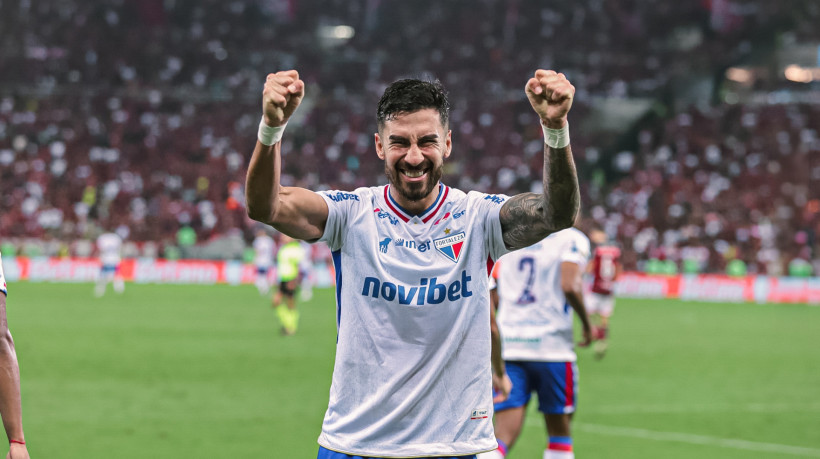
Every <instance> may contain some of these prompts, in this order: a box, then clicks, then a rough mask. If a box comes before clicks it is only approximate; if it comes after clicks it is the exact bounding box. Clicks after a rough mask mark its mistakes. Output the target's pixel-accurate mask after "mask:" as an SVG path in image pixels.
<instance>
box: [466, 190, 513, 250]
mask: <svg viewBox="0 0 820 459" xmlns="http://www.w3.org/2000/svg"><path fill="white" fill-rule="evenodd" d="M468 196H469V197H470V199H471V201H472V202H471V205H472V206H473V207H475V208H476V209H477V210H478V212H479V214H480V215H483V218H484V220H483V222H484V232H485V242H486V244H487V249H488V251H489V253H490V258H492V260H493V261H496V260H498V259H499V258H501V256H502V255H504V254H505V253H508V252H509V251H510V250H509V249H507V246H506V244H504V234H503V233H502V231H501V218H500V216H499V215H500V211H501V206H502V205H503V204H504V202H505V201H507V199H509V196H506V195H503V194H484V193H479V192H477V191H471V192H470V193H469V194H468Z"/></svg>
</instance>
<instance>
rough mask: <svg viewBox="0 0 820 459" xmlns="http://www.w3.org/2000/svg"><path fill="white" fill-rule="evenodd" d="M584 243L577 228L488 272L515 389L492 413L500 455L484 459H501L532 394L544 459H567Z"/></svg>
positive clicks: (582, 314)
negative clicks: (541, 423)
mask: <svg viewBox="0 0 820 459" xmlns="http://www.w3.org/2000/svg"><path fill="white" fill-rule="evenodd" d="M588 258H589V239H587V237H586V236H584V234H583V233H582V232H580V231H578V230H577V229H575V228H570V229H566V230H563V231H559V232H557V233H553V234H551V235H550V236H548V237H547V238H546V239H544V240H543V241H541V242H538V243H537V244H534V245H532V246H530V247H527V248H524V249H521V250H518V251H516V252H513V253H510V254H507V255H504V256H503V257H501V259H500V260H498V263H496V265H495V268H494V269H493V276H492V277H493V279H495V280H496V282H497V288H496V291H495V293H496V294H495V295H493V300H494V301H493V306H497V311H496V314H495V318H496V321H497V327H493V330H494V332H495V330H498V331H497V332H496V333H494V339H498V334H500V339H501V341H502V353H501V356H502V358H503V360H504V364H505V366H506V370H507V373H508V374H509V375H510V379H511V380H512V383H513V388H512V392H511V393H510V396H509V398H508V399H507V400H505V401H503V402H501V403H497V404H496V405H495V435H496V438H498V444H499V448H498V450H496V451H492V452H490V453H486V454H482V455H480V456H479V457H480V458H482V459H500V458H503V457H504V456H506V454H507V451H508V449H510V448H512V447H513V445H514V444H515V441H516V440H517V439H518V435H519V434H520V433H521V427H522V426H523V424H524V416H525V414H526V408H527V404H528V403H529V400H530V396H531V394H532V392H535V393H537V394H538V409H539V411H541V412H542V413H544V419H545V421H546V427H547V434H548V437H549V441H548V445H547V448H546V450H545V451H544V459H572V458H573V457H574V456H573V452H572V438H571V436H570V429H569V427H570V419H571V417H572V413H574V412H575V398H576V396H577V393H578V391H577V383H578V381H577V377H578V368H577V366H576V364H575V360H576V356H575V350H574V344H573V330H572V320H573V319H572V311H573V310H575V313H576V314H577V315H578V317H579V318H580V319H581V324H582V328H583V334H584V339H583V341H582V343H581V344H582V345H584V346H586V345H588V344H589V343H590V341H591V337H592V331H591V327H590V322H589V318H588V317H587V313H586V309H585V307H584V297H583V282H582V276H583V273H584V267H585V266H586V264H587V260H588Z"/></svg>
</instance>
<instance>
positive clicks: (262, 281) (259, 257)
mask: <svg viewBox="0 0 820 459" xmlns="http://www.w3.org/2000/svg"><path fill="white" fill-rule="evenodd" d="M275 251H276V244H275V243H274V242H273V238H272V237H270V236H268V233H267V232H266V231H265V230H259V231H257V232H256V237H255V238H254V239H253V263H254V264H255V265H256V279H255V282H254V283H255V284H256V289H257V290H259V294H260V295H267V294H268V291H269V290H270V282H269V281H268V276H270V269H271V267H273V253H274V252H275Z"/></svg>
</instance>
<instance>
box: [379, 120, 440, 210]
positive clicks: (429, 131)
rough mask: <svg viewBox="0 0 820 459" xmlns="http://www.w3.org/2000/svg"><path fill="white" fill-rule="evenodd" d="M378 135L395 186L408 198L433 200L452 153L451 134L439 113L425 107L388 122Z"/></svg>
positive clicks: (382, 155) (392, 184)
mask: <svg viewBox="0 0 820 459" xmlns="http://www.w3.org/2000/svg"><path fill="white" fill-rule="evenodd" d="M381 131H382V132H380V134H379V137H377V142H376V145H377V149H378V152H379V157H381V158H382V159H384V173H385V175H387V179H388V180H389V181H390V185H391V187H392V189H393V190H394V191H395V192H396V193H397V194H398V195H399V196H396V197H400V198H403V199H406V200H408V201H413V202H417V201H425V200H426V199H430V196H431V193H432V192H433V191H434V190H435V188H436V185H438V182H439V180H441V175H442V168H443V165H444V158H446V157H448V156H449V155H450V148H451V141H450V133H449V131H448V130H447V127H446V126H443V125H442V124H441V119H440V118H439V113H438V112H437V111H436V110H434V109H423V110H419V111H417V112H413V113H407V114H401V115H399V116H396V117H395V118H394V119H392V120H389V121H387V122H386V123H385V126H384V128H383V129H382V130H381Z"/></svg>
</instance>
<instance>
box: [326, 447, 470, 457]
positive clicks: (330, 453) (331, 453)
mask: <svg viewBox="0 0 820 459" xmlns="http://www.w3.org/2000/svg"><path fill="white" fill-rule="evenodd" d="M316 459H383V458H378V457H372V456H367V457H365V456H351V455H350V454H345V453H339V452H336V451H331V450H329V449H327V448H325V447H322V446H320V447H319V454H318V455H317V456H316ZM427 459H476V455H475V454H471V455H469V456H447V457H442V456H438V457H430V458H427Z"/></svg>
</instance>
